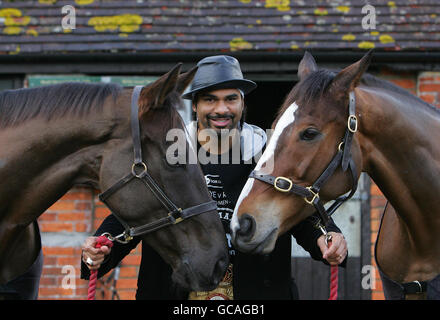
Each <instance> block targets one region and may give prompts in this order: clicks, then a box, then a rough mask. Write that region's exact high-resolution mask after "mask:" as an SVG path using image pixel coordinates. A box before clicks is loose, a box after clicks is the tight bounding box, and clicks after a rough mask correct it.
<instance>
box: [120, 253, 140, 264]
mask: <svg viewBox="0 0 440 320" xmlns="http://www.w3.org/2000/svg"><path fill="white" fill-rule="evenodd" d="M140 263H141V255H133V254H130V255H128V256H127V257H125V258H124V266H125V265H132V266H133V265H135V266H137V265H139V264H140Z"/></svg>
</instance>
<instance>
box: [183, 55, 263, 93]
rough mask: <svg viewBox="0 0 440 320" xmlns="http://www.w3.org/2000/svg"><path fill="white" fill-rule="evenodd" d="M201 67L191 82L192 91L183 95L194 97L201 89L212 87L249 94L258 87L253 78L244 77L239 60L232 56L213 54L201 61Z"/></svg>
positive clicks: (199, 64)
mask: <svg viewBox="0 0 440 320" xmlns="http://www.w3.org/2000/svg"><path fill="white" fill-rule="evenodd" d="M197 66H198V67H199V68H198V70H197V72H196V75H195V76H194V79H193V81H192V83H191V88H190V91H188V92H187V93H185V94H184V95H182V98H184V99H191V100H192V98H193V96H194V94H195V93H197V92H199V91H202V90H203V91H204V90H210V89H213V90H214V89H230V88H233V89H240V90H241V91H243V93H244V94H247V93H249V92H251V91H252V90H254V89H255V88H256V87H257V84H256V83H255V82H253V81H251V80H247V79H244V78H243V73H242V72H241V69H240V64H239V63H238V60H237V59H235V58H234V57H231V56H224V55H222V56H211V57H206V58H204V59H202V60H200V61H199V63H198V64H197Z"/></svg>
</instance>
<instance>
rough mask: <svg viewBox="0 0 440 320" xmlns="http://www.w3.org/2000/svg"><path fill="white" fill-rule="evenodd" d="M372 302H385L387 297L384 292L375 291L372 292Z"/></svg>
mask: <svg viewBox="0 0 440 320" xmlns="http://www.w3.org/2000/svg"><path fill="white" fill-rule="evenodd" d="M371 300H385V296H384V295H383V292H382V291H375V290H374V291H373V292H371Z"/></svg>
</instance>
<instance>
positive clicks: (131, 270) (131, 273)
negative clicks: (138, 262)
mask: <svg viewBox="0 0 440 320" xmlns="http://www.w3.org/2000/svg"><path fill="white" fill-rule="evenodd" d="M137 275H138V270H137V268H136V267H128V266H123V267H122V268H121V273H120V276H121V278H128V277H137Z"/></svg>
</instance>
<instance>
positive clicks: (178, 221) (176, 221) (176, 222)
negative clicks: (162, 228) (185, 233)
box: [168, 208, 183, 224]
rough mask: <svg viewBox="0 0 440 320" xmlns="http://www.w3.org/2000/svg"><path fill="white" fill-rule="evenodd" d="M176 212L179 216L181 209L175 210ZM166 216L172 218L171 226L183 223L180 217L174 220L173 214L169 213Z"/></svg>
mask: <svg viewBox="0 0 440 320" xmlns="http://www.w3.org/2000/svg"><path fill="white" fill-rule="evenodd" d="M177 212H179V214H181V213H182V208H178V209H177ZM168 216H169V217H170V218H172V222H173V224H178V223H180V222H182V221H183V218H182V217H181V216H180V217H178V218H174V216H173V212H169V213H168Z"/></svg>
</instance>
